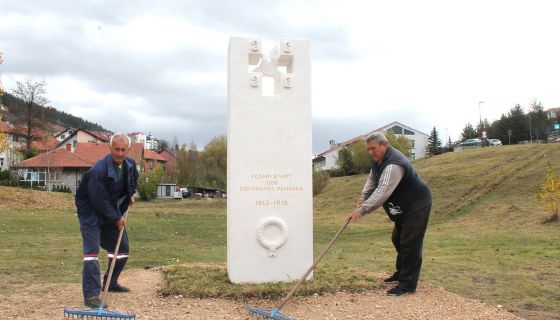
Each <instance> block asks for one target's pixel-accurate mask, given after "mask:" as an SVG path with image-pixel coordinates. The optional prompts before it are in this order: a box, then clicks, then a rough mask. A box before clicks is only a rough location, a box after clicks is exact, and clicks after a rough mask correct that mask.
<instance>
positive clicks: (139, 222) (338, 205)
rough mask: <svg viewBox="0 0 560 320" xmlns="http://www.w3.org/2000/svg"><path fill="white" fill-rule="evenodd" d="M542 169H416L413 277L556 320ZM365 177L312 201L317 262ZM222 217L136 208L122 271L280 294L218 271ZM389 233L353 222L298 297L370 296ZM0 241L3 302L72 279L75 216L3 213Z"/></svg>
mask: <svg viewBox="0 0 560 320" xmlns="http://www.w3.org/2000/svg"><path fill="white" fill-rule="evenodd" d="M548 160H550V161H551V163H552V164H553V166H554V167H555V169H556V170H557V171H560V146H559V145H557V144H556V145H554V144H551V145H524V146H504V147H500V148H485V149H477V150H469V151H464V152H460V153H449V154H444V155H440V156H437V157H433V158H430V159H421V160H418V161H416V162H415V163H414V165H415V167H416V168H417V169H418V172H419V173H420V174H421V176H422V177H423V178H424V179H425V180H426V181H427V182H428V184H429V185H430V188H431V189H432V193H433V198H434V204H433V210H432V216H431V218H430V225H429V227H428V232H427V234H426V239H425V244H424V264H423V269H422V275H421V279H422V280H424V281H428V282H430V283H434V284H437V285H440V286H442V287H444V288H446V289H447V290H450V291H452V292H456V293H458V294H461V295H463V296H466V297H469V298H475V299H479V300H482V301H484V302H486V303H489V304H502V305H504V307H505V308H507V309H508V310H513V311H515V312H517V313H518V314H520V315H522V316H524V317H526V318H528V319H547V318H552V317H560V290H559V288H560V249H559V248H560V245H559V243H560V224H559V223H544V222H543V221H545V220H546V218H547V217H548V216H547V214H546V213H545V212H543V210H542V209H541V208H540V207H539V206H538V204H537V200H536V190H537V187H538V185H539V183H540V182H541V181H542V179H543V178H544V176H545V173H546V163H547V161H548ZM365 179H366V176H365V175H359V176H352V177H341V178H335V179H331V180H330V181H329V184H328V186H327V188H326V189H325V192H324V193H322V194H320V195H319V196H317V197H316V198H314V249H315V254H318V253H319V252H320V251H322V249H324V247H325V246H326V245H327V243H328V242H329V241H330V240H331V238H332V237H333V235H334V233H335V232H336V230H337V229H338V228H339V226H340V224H341V223H342V222H343V219H344V217H345V216H346V214H347V213H348V212H349V211H350V210H351V209H352V207H353V206H354V202H355V199H356V197H357V196H358V195H359V193H360V191H361V188H362V186H363V183H364V182H365ZM0 198H1V195H0ZM225 207H226V203H225V201H223V200H219V201H205V200H184V201H156V202H150V203H138V204H137V205H136V206H135V207H134V209H133V210H131V212H130V218H129V223H128V225H129V227H128V228H129V238H130V241H131V245H132V248H131V259H130V261H129V267H139V268H143V267H154V266H160V265H169V266H170V267H169V268H168V269H167V271H166V281H167V286H166V288H165V289H164V293H166V294H182V295H183V296H199V297H205V296H215V297H229V298H241V297H251V296H253V297H277V296H279V295H282V294H283V293H285V292H286V291H287V285H285V284H284V285H272V286H270V285H263V286H237V285H232V284H231V283H229V281H228V280H227V277H226V274H225V270H224V267H223V265H224V264H225V260H226V209H225ZM391 228H392V224H391V223H390V222H389V221H388V220H387V218H386V216H385V213H383V212H381V211H379V210H378V211H377V212H375V213H373V214H371V215H369V216H366V217H364V218H362V219H361V220H360V221H359V222H358V223H357V224H352V225H351V226H350V227H349V228H348V229H347V230H346V231H345V232H344V234H343V235H342V236H341V237H340V238H339V240H338V242H337V243H336V244H335V245H334V247H333V248H332V249H331V251H330V252H329V253H328V254H327V255H326V256H325V258H324V261H323V262H321V264H320V265H319V269H318V270H317V271H316V272H315V277H314V280H313V281H312V282H311V283H308V284H306V285H305V286H304V288H302V292H301V294H309V293H315V292H319V293H320V292H332V291H333V290H358V291H359V290H364V289H367V288H369V287H375V286H376V284H375V283H374V282H373V281H363V279H368V278H369V277H371V274H372V273H374V272H386V273H390V272H392V271H393V268H394V258H395V252H394V249H393V247H392V244H391V241H390V234H391ZM0 242H1V243H2V248H0V261H1V263H0V293H10V292H11V291H12V290H14V288H15V286H14V285H18V284H27V283H47V282H73V283H77V282H79V281H80V277H81V265H82V261H81V260H82V257H81V237H80V234H79V228H78V221H77V218H76V216H75V215H74V210H70V209H61V210H52V209H42V210H37V209H34V210H31V209H25V208H18V209H13V210H6V209H2V210H0ZM185 263H187V265H184V264H185ZM193 263H194V265H193ZM200 263H203V264H204V265H201V264H200ZM208 268H210V269H208ZM356 274H358V275H360V276H361V277H363V278H360V277H357V278H356V277H354V275H356ZM201 289H204V290H201Z"/></svg>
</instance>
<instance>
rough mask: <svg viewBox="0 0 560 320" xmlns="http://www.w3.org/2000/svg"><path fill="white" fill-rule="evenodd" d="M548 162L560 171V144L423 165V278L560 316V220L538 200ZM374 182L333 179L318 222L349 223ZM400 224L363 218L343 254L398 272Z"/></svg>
mask: <svg viewBox="0 0 560 320" xmlns="http://www.w3.org/2000/svg"><path fill="white" fill-rule="evenodd" d="M548 161H550V163H551V164H552V166H553V168H554V169H555V171H556V172H557V173H559V172H560V145H559V144H546V145H515V146H504V147H492V148H481V149H474V150H467V151H464V152H455V153H446V154H443V155H439V156H436V157H432V158H427V159H420V160H417V161H415V162H414V166H415V167H416V168H417V170H418V172H419V174H420V175H421V176H422V178H423V179H424V180H425V181H426V182H427V183H428V185H429V186H430V189H431V190H432V194H433V208H432V214H431V217H430V224H429V226H428V230H427V233H426V239H425V243H424V263H423V269H422V275H421V279H423V280H425V281H428V282H431V283H434V284H438V285H441V286H443V287H444V288H446V289H447V290H450V291H452V292H455V293H459V294H461V295H463V296H467V297H471V298H474V299H479V300H482V301H484V302H487V303H491V304H496V305H497V304H500V305H504V306H506V305H507V306H508V308H510V310H511V311H514V312H516V313H517V314H519V315H521V316H523V317H526V318H528V319H560V290H558V289H559V288H560V246H559V243H560V223H545V222H544V221H546V219H547V218H548V216H549V215H548V214H547V213H546V212H544V210H543V209H542V208H541V207H540V206H539V205H538V202H537V198H536V192H537V189H538V187H539V185H540V184H541V183H542V182H543V180H544V178H545V175H546V165H547V163H548ZM366 178H367V176H366V175H358V176H351V177H341V178H334V179H331V180H330V181H329V185H328V186H327V188H326V189H325V192H324V193H322V194H320V195H318V196H317V197H316V198H315V202H314V212H315V216H314V219H315V224H317V222H319V221H320V222H321V223H322V222H325V221H331V222H332V224H333V225H336V224H339V223H340V222H341V221H342V219H344V217H345V215H346V214H347V213H348V212H349V211H351V209H352V208H353V207H354V206H355V201H356V198H357V197H358V195H359V194H360V192H361V190H362V187H363V184H364V183H365V180H366ZM391 228H392V223H390V222H389V221H388V219H387V217H386V214H385V213H384V212H383V211H382V210H377V211H376V212H375V213H372V214H371V215H369V216H365V217H363V218H362V219H361V220H360V221H359V222H358V224H356V225H354V226H352V228H350V230H349V231H350V232H349V234H347V235H346V241H348V243H347V244H346V246H345V247H344V250H340V251H339V252H338V253H336V254H337V255H338V257H337V259H340V260H347V261H352V260H354V261H355V262H354V265H357V266H359V267H368V266H369V267H370V268H371V267H372V266H374V267H375V268H381V269H382V270H383V271H386V272H392V271H393V269H394V249H393V247H392V244H391V240H390V237H391ZM328 236H330V234H329V235H326V237H328ZM317 237H322V236H321V235H317V234H316V239H317ZM342 239H344V237H341V240H342ZM343 241H344V240H343ZM342 246H344V245H342ZM335 248H336V246H335ZM335 250H336V249H335ZM357 253H358V254H359V257H356V256H355V255H356V254H357Z"/></svg>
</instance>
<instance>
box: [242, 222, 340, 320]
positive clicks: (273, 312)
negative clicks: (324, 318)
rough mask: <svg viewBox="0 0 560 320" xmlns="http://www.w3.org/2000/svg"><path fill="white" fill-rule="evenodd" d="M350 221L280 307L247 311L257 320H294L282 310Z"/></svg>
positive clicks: (248, 308)
mask: <svg viewBox="0 0 560 320" xmlns="http://www.w3.org/2000/svg"><path fill="white" fill-rule="evenodd" d="M350 221H351V218H348V219H346V222H345V223H344V225H342V227H340V229H339V230H338V232H337V233H336V235H335V236H334V238H333V239H332V240H331V242H330V243H329V245H328V246H327V247H326V248H325V250H323V252H321V254H320V255H319V257H318V258H317V260H315V262H314V263H313V265H312V266H311V267H309V269H307V271H306V272H305V274H304V275H303V277H301V279H299V281H298V282H297V283H296V285H295V286H293V287H292V290H290V292H288V294H287V295H286V296H285V297H284V299H282V301H280V303H279V304H278V306H277V307H276V308H274V309H264V308H255V307H252V306H250V305H248V304H246V305H245V309H247V311H249V312H250V313H251V314H253V315H255V316H256V317H257V318H260V319H275V320H294V318H292V317H290V316H288V315H286V314H284V313H282V312H280V309H282V308H283V307H284V306H285V305H286V303H287V302H288V300H290V298H291V297H292V296H293V295H294V293H295V292H296V291H297V289H299V287H300V286H301V285H302V284H303V282H304V281H305V279H306V278H307V276H308V275H309V274H310V273H311V271H312V270H313V269H314V268H315V267H316V266H317V264H318V263H319V261H321V259H322V258H323V256H324V255H325V253H327V251H329V249H330V248H331V247H332V245H333V244H334V242H335V241H336V239H338V236H340V234H341V233H342V231H344V229H346V226H348V223H350Z"/></svg>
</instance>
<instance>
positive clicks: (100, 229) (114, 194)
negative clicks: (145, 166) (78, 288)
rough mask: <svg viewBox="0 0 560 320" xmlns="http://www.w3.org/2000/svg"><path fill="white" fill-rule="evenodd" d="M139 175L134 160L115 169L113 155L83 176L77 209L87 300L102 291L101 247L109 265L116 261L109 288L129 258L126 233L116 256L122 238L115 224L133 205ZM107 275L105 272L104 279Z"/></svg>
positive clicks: (100, 161)
mask: <svg viewBox="0 0 560 320" xmlns="http://www.w3.org/2000/svg"><path fill="white" fill-rule="evenodd" d="M137 177H138V172H137V171H136V164H135V163H134V160H132V159H130V158H125V160H124V162H123V166H122V169H119V168H118V167H117V166H115V164H114V162H113V159H112V157H111V155H110V154H109V155H108V156H106V157H104V158H102V159H101V160H99V161H97V162H96V163H95V165H94V166H93V167H92V168H91V169H90V170H89V171H88V172H87V173H86V174H85V175H84V177H83V179H82V181H81V183H80V186H79V187H78V191H77V192H76V207H77V208H78V218H79V220H80V231H81V232H82V239H83V252H84V269H83V274H82V289H83V294H84V298H89V297H93V296H98V295H99V294H100V292H101V281H100V278H99V274H100V272H99V257H98V256H99V247H100V246H101V247H102V248H103V249H105V250H107V253H108V257H109V264H108V267H107V270H108V269H109V266H110V264H111V260H112V259H113V258H116V259H117V261H116V264H115V269H114V271H113V276H112V278H111V283H110V284H109V287H114V286H115V285H116V284H117V279H118V278H119V275H120V273H121V272H122V270H123V269H124V266H125V264H126V261H127V259H128V253H129V247H128V237H127V235H126V231H125V232H124V234H123V237H122V240H121V244H120V248H119V252H117V253H114V252H113V251H114V250H115V245H116V243H117V238H118V235H119V229H118V227H117V225H116V222H117V221H118V220H119V219H121V217H122V214H123V213H124V212H125V211H126V210H127V209H128V207H129V205H130V197H132V195H133V194H134V193H135V191H136V180H137ZM106 278H107V272H106V273H105V277H104V281H103V282H104V283H105V279H106Z"/></svg>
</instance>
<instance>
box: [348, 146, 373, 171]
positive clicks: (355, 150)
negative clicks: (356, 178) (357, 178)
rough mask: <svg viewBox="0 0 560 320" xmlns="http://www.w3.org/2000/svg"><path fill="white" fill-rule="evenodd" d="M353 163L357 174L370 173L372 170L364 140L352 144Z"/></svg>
mask: <svg viewBox="0 0 560 320" xmlns="http://www.w3.org/2000/svg"><path fill="white" fill-rule="evenodd" d="M349 148H350V152H351V153H352V163H353V164H354V171H356V173H368V172H369V171H370V170H371V157H370V156H369V154H368V152H367V147H366V146H365V142H364V141H362V140H359V141H356V142H354V143H352V144H351V145H350V146H349Z"/></svg>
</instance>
